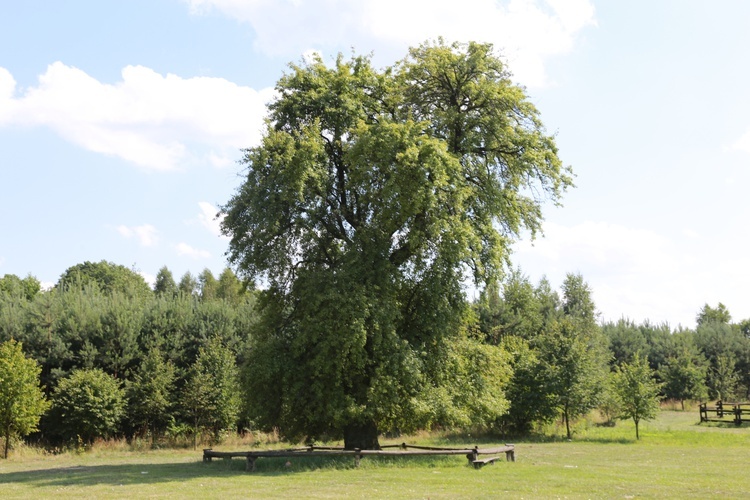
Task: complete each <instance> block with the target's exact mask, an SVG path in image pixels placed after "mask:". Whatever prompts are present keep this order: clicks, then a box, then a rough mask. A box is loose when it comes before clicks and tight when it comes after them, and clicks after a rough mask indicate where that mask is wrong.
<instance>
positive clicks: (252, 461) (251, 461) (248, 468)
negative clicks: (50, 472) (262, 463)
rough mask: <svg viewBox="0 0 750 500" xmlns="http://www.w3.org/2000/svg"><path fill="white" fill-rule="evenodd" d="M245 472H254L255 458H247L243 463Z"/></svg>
mask: <svg viewBox="0 0 750 500" xmlns="http://www.w3.org/2000/svg"><path fill="white" fill-rule="evenodd" d="M245 471H247V472H255V457H247V462H246V463H245Z"/></svg>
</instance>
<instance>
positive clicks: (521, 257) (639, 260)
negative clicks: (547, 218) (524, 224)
mask: <svg viewBox="0 0 750 500" xmlns="http://www.w3.org/2000/svg"><path fill="white" fill-rule="evenodd" d="M544 232H545V237H544V238H540V239H538V240H537V241H536V242H535V243H534V244H533V245H532V244H531V243H530V242H528V241H521V242H519V243H518V244H517V245H516V253H515V255H514V258H513V260H514V262H515V263H517V264H518V265H520V267H521V268H522V270H523V271H524V272H525V273H527V274H529V276H530V277H531V278H532V279H534V280H535V279H539V278H540V277H541V276H542V275H547V277H548V278H549V279H550V282H551V283H552V285H553V286H559V285H560V284H561V283H562V281H563V280H564V278H565V274H566V273H569V272H572V273H581V274H582V275H583V277H584V279H585V280H586V281H587V282H588V283H589V285H590V286H591V288H592V290H593V295H594V301H595V303H596V305H597V309H598V310H599V311H600V312H601V313H602V319H605V320H616V319H619V318H620V317H623V316H625V317H629V318H631V319H633V320H635V321H643V320H645V319H650V320H651V321H653V322H662V321H669V322H670V323H671V324H672V326H677V324H678V323H681V324H682V325H683V326H693V325H692V324H693V320H694V318H695V313H696V311H697V308H698V307H700V305H702V304H697V305H696V304H694V303H693V301H694V300H695V299H694V298H695V297H696V296H699V297H700V296H701V295H702V291H703V289H704V287H706V286H709V285H710V284H711V283H712V279H713V280H714V281H715V279H714V278H715V276H714V273H713V272H712V270H710V269H707V268H705V266H703V267H702V266H699V265H698V262H699V260H698V259H697V258H696V257H695V256H694V255H692V254H691V253H690V251H691V250H690V247H680V246H679V245H678V244H676V243H675V242H673V241H671V240H669V239H668V238H665V237H664V236H661V235H659V234H657V233H655V232H653V231H650V230H645V229H634V228H628V227H624V226H620V225H617V224H608V223H603V222H592V221H587V222H583V223H581V224H578V225H575V226H572V227H566V226H562V225H558V224H552V223H547V224H545V226H544Z"/></svg>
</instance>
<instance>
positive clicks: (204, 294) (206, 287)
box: [198, 268, 219, 302]
mask: <svg viewBox="0 0 750 500" xmlns="http://www.w3.org/2000/svg"><path fill="white" fill-rule="evenodd" d="M198 283H199V286H200V297H201V300H202V301H203V302H208V301H210V300H214V299H215V298H216V291H217V290H216V289H217V288H218V285H219V283H218V282H217V281H216V278H214V275H213V273H212V272H211V270H210V269H208V268H206V269H204V270H203V272H201V274H200V276H198Z"/></svg>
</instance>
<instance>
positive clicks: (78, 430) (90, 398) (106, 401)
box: [47, 369, 125, 444]
mask: <svg viewBox="0 0 750 500" xmlns="http://www.w3.org/2000/svg"><path fill="white" fill-rule="evenodd" d="M124 414H125V393H124V391H123V389H122V388H121V387H120V383H119V382H118V381H117V380H116V379H114V378H112V377H111V376H109V375H107V374H106V373H104V372H103V371H101V370H99V369H93V370H76V371H74V372H73V373H72V374H71V375H70V376H69V377H66V378H64V379H62V380H60V383H59V384H58V386H57V388H56V389H55V392H54V393H53V394H52V410H51V411H50V414H49V420H48V422H47V423H48V425H49V428H53V429H55V430H56V433H57V434H58V437H60V438H61V439H62V440H64V441H66V442H72V441H77V440H81V441H83V443H85V444H91V443H92V442H93V441H94V439H96V438H108V437H111V436H113V435H114V434H115V433H116V432H117V431H118V426H119V424H120V421H121V419H122V417H123V416H124Z"/></svg>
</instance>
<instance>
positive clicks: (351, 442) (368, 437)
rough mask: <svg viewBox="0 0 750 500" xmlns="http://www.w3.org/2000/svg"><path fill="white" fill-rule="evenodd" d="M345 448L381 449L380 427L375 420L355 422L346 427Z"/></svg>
mask: <svg viewBox="0 0 750 500" xmlns="http://www.w3.org/2000/svg"><path fill="white" fill-rule="evenodd" d="M344 448H345V449H347V450H354V449H360V450H379V449H380V443H379V442H378V427H377V425H375V422H372V421H368V422H364V423H362V422H355V423H351V424H349V425H347V426H346V427H345V428H344Z"/></svg>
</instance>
